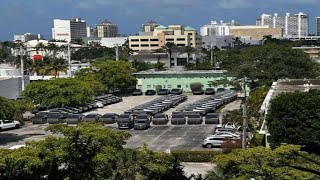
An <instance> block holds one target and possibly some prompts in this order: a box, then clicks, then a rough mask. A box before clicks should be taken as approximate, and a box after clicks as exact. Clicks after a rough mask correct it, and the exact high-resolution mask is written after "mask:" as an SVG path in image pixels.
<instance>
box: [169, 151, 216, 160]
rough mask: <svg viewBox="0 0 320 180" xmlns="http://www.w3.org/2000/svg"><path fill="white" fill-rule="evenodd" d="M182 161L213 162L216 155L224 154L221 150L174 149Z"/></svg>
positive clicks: (175, 154)
mask: <svg viewBox="0 0 320 180" xmlns="http://www.w3.org/2000/svg"><path fill="white" fill-rule="evenodd" d="M172 154H173V155H174V156H177V158H178V159H179V160H180V161H181V162H212V160H213V158H214V156H216V155H220V154H222V152H219V151H184V150H177V151H172Z"/></svg>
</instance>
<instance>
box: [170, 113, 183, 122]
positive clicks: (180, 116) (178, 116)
mask: <svg viewBox="0 0 320 180" xmlns="http://www.w3.org/2000/svg"><path fill="white" fill-rule="evenodd" d="M171 124H173V125H180V124H186V117H185V115H184V114H183V113H172V117H171Z"/></svg>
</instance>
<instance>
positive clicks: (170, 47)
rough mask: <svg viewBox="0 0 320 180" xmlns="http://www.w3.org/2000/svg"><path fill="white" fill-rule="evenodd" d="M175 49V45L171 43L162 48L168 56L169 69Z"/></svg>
mask: <svg viewBox="0 0 320 180" xmlns="http://www.w3.org/2000/svg"><path fill="white" fill-rule="evenodd" d="M176 47H177V46H176V44H174V43H173V42H167V43H166V44H165V45H164V46H162V48H163V49H164V50H165V52H166V53H167V54H168V63H169V66H168V67H169V68H170V67H171V58H172V52H173V50H174V49H175V48H176Z"/></svg>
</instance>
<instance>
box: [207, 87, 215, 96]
mask: <svg viewBox="0 0 320 180" xmlns="http://www.w3.org/2000/svg"><path fill="white" fill-rule="evenodd" d="M215 93H216V91H215V90H214V88H207V89H206V90H205V91H204V94H205V95H213V94H215Z"/></svg>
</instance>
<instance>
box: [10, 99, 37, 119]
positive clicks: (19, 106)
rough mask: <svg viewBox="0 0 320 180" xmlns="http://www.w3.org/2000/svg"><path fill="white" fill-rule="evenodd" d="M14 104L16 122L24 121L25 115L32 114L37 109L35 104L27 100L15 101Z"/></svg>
mask: <svg viewBox="0 0 320 180" xmlns="http://www.w3.org/2000/svg"><path fill="white" fill-rule="evenodd" d="M13 103H14V110H15V113H14V119H15V120H20V121H22V120H23V114H24V113H25V112H27V111H29V112H32V111H33V110H34V109H35V107H34V104H33V103H32V102H30V101H26V100H16V101H13Z"/></svg>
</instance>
